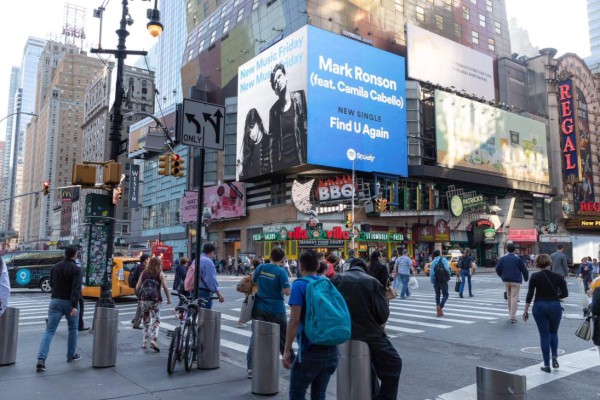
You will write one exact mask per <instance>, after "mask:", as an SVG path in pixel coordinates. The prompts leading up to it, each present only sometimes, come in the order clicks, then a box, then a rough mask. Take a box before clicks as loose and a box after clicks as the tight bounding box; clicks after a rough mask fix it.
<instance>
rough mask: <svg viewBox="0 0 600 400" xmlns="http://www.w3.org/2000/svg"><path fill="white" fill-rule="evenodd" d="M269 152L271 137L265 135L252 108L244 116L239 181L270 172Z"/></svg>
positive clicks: (254, 109) (261, 124)
mask: <svg viewBox="0 0 600 400" xmlns="http://www.w3.org/2000/svg"><path fill="white" fill-rule="evenodd" d="M270 152H271V137H270V136H269V135H268V134H267V131H266V130H265V127H264V125H263V121H262V118H261V117H260V115H259V114H258V111H256V108H252V109H250V111H248V114H246V123H245V124H244V139H243V144H242V159H241V164H242V170H241V172H240V180H244V179H245V178H251V177H254V176H259V175H263V174H266V173H269V172H271V171H272V168H271V159H270Z"/></svg>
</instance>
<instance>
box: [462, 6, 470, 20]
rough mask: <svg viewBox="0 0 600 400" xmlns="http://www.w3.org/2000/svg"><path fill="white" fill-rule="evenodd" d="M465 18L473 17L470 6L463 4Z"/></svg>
mask: <svg viewBox="0 0 600 400" xmlns="http://www.w3.org/2000/svg"><path fill="white" fill-rule="evenodd" d="M463 18H464V19H470V18H471V14H470V10H469V7H467V6H463Z"/></svg>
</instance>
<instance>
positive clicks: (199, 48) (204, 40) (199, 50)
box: [198, 39, 206, 53]
mask: <svg viewBox="0 0 600 400" xmlns="http://www.w3.org/2000/svg"><path fill="white" fill-rule="evenodd" d="M204 42H206V39H202V41H201V42H200V47H198V53H200V52H201V51H202V50H204Z"/></svg>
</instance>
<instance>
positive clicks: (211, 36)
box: [210, 31, 217, 44]
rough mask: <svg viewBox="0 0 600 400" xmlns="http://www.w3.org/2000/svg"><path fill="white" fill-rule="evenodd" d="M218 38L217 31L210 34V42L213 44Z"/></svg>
mask: <svg viewBox="0 0 600 400" xmlns="http://www.w3.org/2000/svg"><path fill="white" fill-rule="evenodd" d="M216 39H217V31H212V33H211V34H210V43H211V44H212V43H213V42H214V41H215V40H216Z"/></svg>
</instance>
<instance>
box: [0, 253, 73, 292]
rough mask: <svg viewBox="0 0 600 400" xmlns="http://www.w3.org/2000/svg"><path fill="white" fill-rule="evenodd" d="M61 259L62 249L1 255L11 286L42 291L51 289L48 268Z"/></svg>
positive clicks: (62, 256)
mask: <svg viewBox="0 0 600 400" xmlns="http://www.w3.org/2000/svg"><path fill="white" fill-rule="evenodd" d="M63 259H64V252H63V251H62V250H25V251H16V252H11V253H6V254H3V255H2V260H3V261H4V263H5V264H6V267H7V268H8V277H9V279H10V287H11V288H13V289H17V288H18V289H21V288H28V289H41V290H42V292H44V293H49V292H50V291H51V290H52V288H51V287H50V269H52V266H53V265H54V264H56V263H58V262H59V261H62V260H63Z"/></svg>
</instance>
